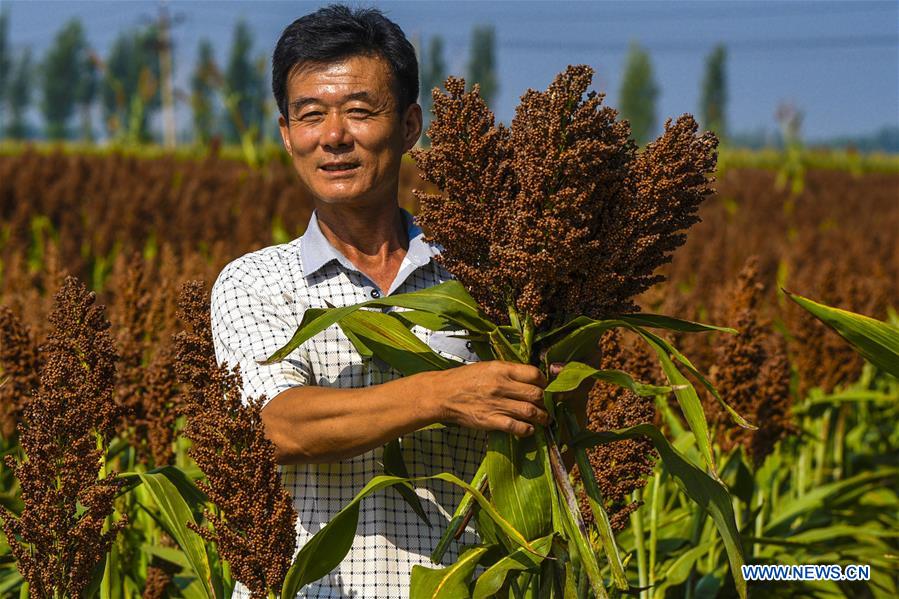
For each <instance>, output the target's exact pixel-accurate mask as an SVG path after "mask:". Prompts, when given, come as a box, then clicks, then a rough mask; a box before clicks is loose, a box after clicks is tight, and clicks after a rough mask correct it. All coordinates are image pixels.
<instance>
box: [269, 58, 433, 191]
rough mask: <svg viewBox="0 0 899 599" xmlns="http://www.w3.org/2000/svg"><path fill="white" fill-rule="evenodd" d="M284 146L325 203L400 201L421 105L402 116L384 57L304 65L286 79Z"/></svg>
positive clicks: (412, 106)
mask: <svg viewBox="0 0 899 599" xmlns="http://www.w3.org/2000/svg"><path fill="white" fill-rule="evenodd" d="M287 98H288V108H287V111H288V112H287V114H288V117H289V122H287V121H285V119H284V117H283V116H282V117H281V118H280V119H279V123H280V126H281V138H282V139H283V141H284V147H285V148H286V149H287V152H288V153H289V154H290V155H291V157H292V159H293V165H294V168H295V169H296V171H297V174H299V176H300V179H301V180H302V181H303V182H304V183H305V184H306V186H307V187H308V188H309V189H310V191H311V192H312V194H313V195H314V196H315V198H316V199H317V200H318V201H321V202H324V203H327V204H337V205H344V206H355V205H367V204H368V205H370V204H371V203H373V202H385V201H394V200H395V198H396V191H397V185H398V178H399V168H400V161H401V159H402V156H403V153H405V152H406V151H407V150H409V149H411V148H412V146H414V145H415V142H416V141H417V140H418V136H419V135H420V134H421V126H422V125H421V107H419V106H418V104H413V105H411V106H409V107H408V108H407V109H406V110H404V111H403V112H402V113H401V112H400V111H399V109H398V98H397V93H396V90H395V88H394V86H393V75H392V73H391V71H390V66H389V65H388V64H387V62H386V61H385V60H383V59H382V58H380V57H376V56H354V57H351V58H347V59H344V60H340V61H337V62H332V63H327V64H312V65H303V66H302V67H301V68H299V69H297V70H295V71H294V72H292V73H291V74H290V76H289V77H288V81H287Z"/></svg>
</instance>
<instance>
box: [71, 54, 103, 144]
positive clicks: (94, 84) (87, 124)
mask: <svg viewBox="0 0 899 599" xmlns="http://www.w3.org/2000/svg"><path fill="white" fill-rule="evenodd" d="M99 88H100V74H99V71H98V69H97V59H96V57H95V56H94V55H93V53H92V52H91V51H87V52H85V53H84V56H83V57H82V59H81V68H80V73H79V77H78V84H77V85H76V86H75V103H76V104H77V105H78V107H79V111H80V112H81V139H83V140H85V141H93V140H94V125H93V122H92V119H91V108H93V106H94V101H95V100H96V99H97V92H98V90H99Z"/></svg>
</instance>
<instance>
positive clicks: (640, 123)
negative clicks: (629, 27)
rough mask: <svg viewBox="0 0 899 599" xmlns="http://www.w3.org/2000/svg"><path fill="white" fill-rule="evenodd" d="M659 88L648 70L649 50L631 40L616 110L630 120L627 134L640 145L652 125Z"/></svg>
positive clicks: (650, 69)
mask: <svg viewBox="0 0 899 599" xmlns="http://www.w3.org/2000/svg"><path fill="white" fill-rule="evenodd" d="M658 96H659V88H658V86H657V85H656V82H655V78H654V76H653V72H652V63H651V62H650V60H649V54H648V53H647V52H646V50H644V49H643V48H641V47H640V46H639V45H638V44H637V43H631V46H630V50H628V54H627V62H626V64H625V67H624V76H623V78H622V81H621V96H620V99H619V102H618V111H619V112H620V113H621V117H622V118H624V119H627V120H628V121H630V124H631V137H633V139H634V141H636V142H637V143H638V144H640V145H643V144H645V143H646V142H647V140H649V137H650V136H651V135H652V134H653V133H654V132H655V129H656V99H657V98H658Z"/></svg>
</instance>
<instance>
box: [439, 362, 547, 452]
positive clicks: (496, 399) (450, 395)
mask: <svg viewBox="0 0 899 599" xmlns="http://www.w3.org/2000/svg"><path fill="white" fill-rule="evenodd" d="M433 375H434V378H433V379H432V384H434V385H435V386H436V388H435V391H436V392H435V393H434V394H433V396H434V397H435V400H436V401H437V402H438V406H437V411H438V413H439V414H440V415H441V416H440V420H441V421H443V422H452V423H455V424H458V425H460V426H466V427H468V428H475V429H483V430H498V431H508V432H510V433H512V434H513V435H515V436H517V437H526V436H528V435H530V434H532V433H533V432H534V425H536V424H540V425H546V424H547V423H548V422H549V415H548V414H547V413H546V409H545V407H544V405H543V389H544V388H545V387H546V385H547V380H546V377H544V376H543V373H541V372H540V370H539V369H538V368H536V367H534V366H530V365H527V364H515V363H514V362H503V361H499V360H491V361H489V362H477V363H475V364H468V365H465V366H460V367H459V368H452V369H450V370H444V371H440V372H435V373H433Z"/></svg>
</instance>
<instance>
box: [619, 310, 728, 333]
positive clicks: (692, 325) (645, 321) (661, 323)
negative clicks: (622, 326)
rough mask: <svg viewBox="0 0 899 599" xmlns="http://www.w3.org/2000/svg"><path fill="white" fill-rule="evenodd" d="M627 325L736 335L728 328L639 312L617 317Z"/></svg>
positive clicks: (685, 331) (684, 331)
mask: <svg viewBox="0 0 899 599" xmlns="http://www.w3.org/2000/svg"><path fill="white" fill-rule="evenodd" d="M617 318H618V320H623V321H624V322H626V323H628V324H632V325H634V326H639V327H649V328H651V329H666V330H668V331H680V332H682V333H707V332H715V331H717V332H719V333H738V332H739V331H737V330H736V329H732V328H730V327H719V326H716V325H713V324H704V323H702V322H693V321H692V320H681V319H680V318H674V317H672V316H665V315H663V314H645V313H643V312H639V313H637V314H622V315H621V316H618V317H617Z"/></svg>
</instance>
